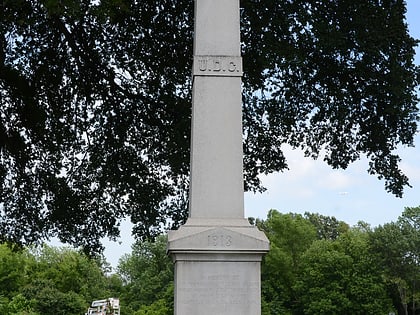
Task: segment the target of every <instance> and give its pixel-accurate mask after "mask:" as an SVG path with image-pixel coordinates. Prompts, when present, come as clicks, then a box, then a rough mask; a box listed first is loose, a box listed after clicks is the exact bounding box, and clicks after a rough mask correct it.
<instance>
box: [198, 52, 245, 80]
mask: <svg viewBox="0 0 420 315" xmlns="http://www.w3.org/2000/svg"><path fill="white" fill-rule="evenodd" d="M193 74H194V75H204V76H235V77H236V76H242V58H241V57H236V56H194V65H193Z"/></svg>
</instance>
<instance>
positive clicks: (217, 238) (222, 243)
mask: <svg viewBox="0 0 420 315" xmlns="http://www.w3.org/2000/svg"><path fill="white" fill-rule="evenodd" d="M207 245H208V246H210V247H229V246H231V245H232V236H230V235H226V234H210V235H208V236H207Z"/></svg>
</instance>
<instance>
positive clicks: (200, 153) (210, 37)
mask: <svg viewBox="0 0 420 315" xmlns="http://www.w3.org/2000/svg"><path fill="white" fill-rule="evenodd" d="M195 5H196V6H195V32H194V66H193V114H192V115H193V117H192V146H191V191H190V217H192V218H243V217H244V211H243V208H244V205H243V179H242V177H243V176H242V114H241V76H242V60H241V56H240V35H239V34H240V30H239V0H196V2H195Z"/></svg>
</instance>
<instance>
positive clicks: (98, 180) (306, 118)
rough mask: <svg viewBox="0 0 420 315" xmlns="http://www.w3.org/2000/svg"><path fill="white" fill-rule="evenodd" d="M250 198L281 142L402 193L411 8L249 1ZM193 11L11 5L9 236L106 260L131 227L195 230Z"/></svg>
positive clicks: (275, 161)
mask: <svg viewBox="0 0 420 315" xmlns="http://www.w3.org/2000/svg"><path fill="white" fill-rule="evenodd" d="M241 5H242V9H241V18H242V40H243V43H242V53H243V58H244V65H245V76H244V78H243V108H244V115H243V121H244V124H243V125H244V167H245V169H244V174H245V188H246V189H248V190H259V189H262V187H261V186H260V182H259V179H258V175H259V174H261V173H269V172H274V171H279V170H283V169H285V168H287V162H286V160H285V158H284V156H283V153H282V149H281V145H282V144H284V143H288V144H290V145H292V146H293V147H301V148H303V149H304V150H305V152H306V154H307V155H308V156H311V157H314V158H315V157H318V156H319V155H320V154H321V152H322V154H323V155H324V156H323V159H324V160H325V161H326V162H327V163H329V164H330V165H331V166H332V167H334V168H336V167H341V168H345V167H347V165H348V164H349V163H351V162H353V161H354V160H356V159H358V158H359V157H360V155H367V157H368V158H369V159H370V164H369V170H368V171H369V172H370V173H372V174H376V175H377V176H378V177H379V178H382V179H384V180H385V186H386V189H387V190H388V191H391V192H392V193H394V194H395V195H397V196H401V195H402V192H403V187H404V186H406V185H408V178H407V177H406V176H405V175H404V174H403V173H402V172H401V170H400V169H399V166H398V163H399V157H398V155H396V154H395V151H394V150H395V149H396V147H397V145H400V144H403V145H412V144H413V134H414V133H415V131H416V120H417V118H418V109H417V108H416V102H417V99H416V95H415V87H416V86H418V68H416V67H415V66H414V65H413V54H414V50H413V47H414V46H415V45H416V41H415V40H414V39H413V38H411V37H410V36H409V34H408V31H407V26H406V24H405V3H404V1H402V0H387V1H378V0H331V1H307V0H306V1H304V0H294V1H277V0H243V1H241ZM192 6H193V1H190V0H177V1H174V0H161V1H151V0H141V1H137V0H101V1H93V0H77V1H75V0H61V1H58V0H3V1H1V3H0V240H10V241H13V242H20V243H24V244H29V243H36V242H40V240H42V239H45V238H48V237H51V236H57V237H58V238H59V239H60V240H62V241H63V242H68V243H71V244H74V245H83V246H84V247H85V248H86V250H87V251H89V252H95V251H97V250H98V249H99V248H100V238H101V237H104V236H109V237H111V238H112V237H114V236H117V235H118V232H119V231H118V225H119V220H120V219H121V218H123V217H130V219H131V221H132V222H133V223H134V224H135V228H134V232H135V235H137V236H139V237H144V238H150V237H154V236H155V235H157V234H158V233H159V231H160V230H161V229H162V227H166V228H170V227H173V226H177V225H179V224H180V223H182V222H183V220H185V217H186V203H187V199H188V196H187V191H188V172H189V138H190V136H189V125H190V112H191V109H190V106H191V105H190V104H191V95H190V90H191V86H190V84H191V79H190V69H191V63H192V33H193V17H192V14H193V7H192Z"/></svg>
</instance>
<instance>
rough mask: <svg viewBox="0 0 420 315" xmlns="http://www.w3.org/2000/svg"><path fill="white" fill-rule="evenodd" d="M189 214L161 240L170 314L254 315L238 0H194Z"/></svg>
mask: <svg viewBox="0 0 420 315" xmlns="http://www.w3.org/2000/svg"><path fill="white" fill-rule="evenodd" d="M194 30H195V31H194V62H193V113H192V140H191V183H190V205H189V218H188V220H187V222H186V224H185V225H183V226H182V227H181V228H180V229H179V230H177V231H172V232H170V233H169V237H168V253H169V254H170V255H171V256H172V258H173V261H174V263H175V306H174V307H175V315H259V314H261V288H260V287H261V283H260V263H261V258H262V256H263V255H264V254H265V253H266V252H267V251H268V249H269V244H268V240H267V238H266V237H265V235H264V234H263V233H262V232H261V231H259V230H258V229H257V228H255V227H253V226H251V225H250V224H249V223H248V221H247V220H246V219H245V218H244V193H243V169H242V168H243V165H242V155H243V153H242V111H241V77H242V58H241V54H240V27H239V0H195V25H194Z"/></svg>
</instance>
